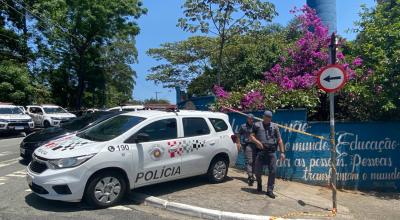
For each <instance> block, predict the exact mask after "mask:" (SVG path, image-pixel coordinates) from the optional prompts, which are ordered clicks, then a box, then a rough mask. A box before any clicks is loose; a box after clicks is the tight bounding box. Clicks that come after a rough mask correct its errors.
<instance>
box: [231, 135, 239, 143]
mask: <svg viewBox="0 0 400 220" xmlns="http://www.w3.org/2000/svg"><path fill="white" fill-rule="evenodd" d="M231 139H232V141H233V143H236V142H237V139H238V137H237V136H236V135H234V134H232V135H231Z"/></svg>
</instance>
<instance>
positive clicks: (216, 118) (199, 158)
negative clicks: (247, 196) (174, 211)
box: [27, 110, 238, 207]
mask: <svg viewBox="0 0 400 220" xmlns="http://www.w3.org/2000/svg"><path fill="white" fill-rule="evenodd" d="M234 137H235V136H234V134H233V131H232V128H231V126H230V124H229V121H228V116H227V115H226V114H223V113H216V112H200V111H179V112H175V111H174V112H164V111H150V110H145V111H138V112H129V113H123V114H120V115H118V116H115V117H113V118H111V119H109V120H106V121H104V122H101V123H99V124H97V125H95V126H93V127H91V128H89V129H86V130H85V131H82V132H79V133H77V134H72V135H67V136H64V137H62V138H59V139H56V140H53V141H50V142H48V143H47V144H45V145H43V146H41V147H39V148H38V149H36V150H35V152H34V154H33V159H32V162H31V163H30V164H29V166H28V168H27V182H28V185H29V187H30V188H31V189H32V191H33V192H34V193H36V194H37V195H39V196H41V197H43V198H46V199H51V200H62V201H80V200H81V199H83V198H84V199H86V200H87V201H88V202H89V203H90V204H92V205H93V206H96V207H109V206H113V205H115V204H117V203H118V202H119V201H120V200H121V199H122V197H123V196H124V195H125V194H126V193H128V192H129V190H131V189H135V188H138V187H142V186H147V185H152V184H156V183H161V182H165V181H171V180H176V179H181V178H186V177H190V176H196V175H203V174H206V175H207V176H208V178H209V180H210V181H211V182H212V183H220V182H223V181H224V180H225V178H226V175H227V173H228V167H229V165H234V164H235V161H236V158H237V154H238V151H237V148H236V145H235V143H234V141H233V138H234Z"/></svg>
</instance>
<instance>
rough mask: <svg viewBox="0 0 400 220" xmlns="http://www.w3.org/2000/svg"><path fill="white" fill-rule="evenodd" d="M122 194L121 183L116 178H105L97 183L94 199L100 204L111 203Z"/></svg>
mask: <svg viewBox="0 0 400 220" xmlns="http://www.w3.org/2000/svg"><path fill="white" fill-rule="evenodd" d="M120 193H121V183H120V182H119V180H118V179H116V178H114V177H104V178H103V179H101V180H100V181H99V182H97V184H96V186H95V188H94V197H95V198H96V200H97V201H98V202H101V203H105V204H108V203H111V202H113V201H115V199H117V198H118V196H119V194H120Z"/></svg>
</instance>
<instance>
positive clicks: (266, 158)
mask: <svg viewBox="0 0 400 220" xmlns="http://www.w3.org/2000/svg"><path fill="white" fill-rule="evenodd" d="M265 165H268V188H267V191H268V192H272V191H273V190H274V185H275V173H276V154H275V152H267V151H260V152H258V153H257V158H256V163H255V171H256V179H257V182H258V184H259V185H262V179H261V175H262V172H263V168H264V166H265Z"/></svg>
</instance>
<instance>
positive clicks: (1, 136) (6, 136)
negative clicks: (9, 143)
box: [0, 132, 26, 140]
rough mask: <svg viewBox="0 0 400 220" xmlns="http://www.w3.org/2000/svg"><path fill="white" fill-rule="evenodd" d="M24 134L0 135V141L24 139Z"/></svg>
mask: <svg viewBox="0 0 400 220" xmlns="http://www.w3.org/2000/svg"><path fill="white" fill-rule="evenodd" d="M25 136H26V134H25V132H20V133H3V134H1V133H0V140H2V139H11V138H21V137H25Z"/></svg>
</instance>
